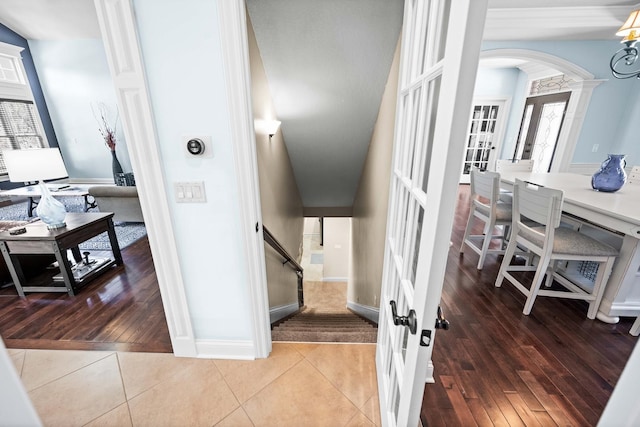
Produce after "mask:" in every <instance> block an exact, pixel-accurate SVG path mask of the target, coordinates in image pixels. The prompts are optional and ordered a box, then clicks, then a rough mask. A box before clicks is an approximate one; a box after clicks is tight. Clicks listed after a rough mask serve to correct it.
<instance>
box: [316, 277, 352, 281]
mask: <svg viewBox="0 0 640 427" xmlns="http://www.w3.org/2000/svg"><path fill="white" fill-rule="evenodd" d="M322 281H323V282H348V281H349V278H348V277H323V278H322Z"/></svg>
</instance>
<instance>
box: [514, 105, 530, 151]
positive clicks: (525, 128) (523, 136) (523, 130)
mask: <svg viewBox="0 0 640 427" xmlns="http://www.w3.org/2000/svg"><path fill="white" fill-rule="evenodd" d="M532 115H533V105H531V104H530V105H527V108H526V109H525V111H524V116H523V118H522V124H521V126H520V135H518V143H517V144H516V151H515V153H513V158H514V159H516V160H521V159H522V153H523V152H524V147H525V145H526V144H525V143H526V141H527V135H528V134H529V125H530V124H531V116H532Z"/></svg>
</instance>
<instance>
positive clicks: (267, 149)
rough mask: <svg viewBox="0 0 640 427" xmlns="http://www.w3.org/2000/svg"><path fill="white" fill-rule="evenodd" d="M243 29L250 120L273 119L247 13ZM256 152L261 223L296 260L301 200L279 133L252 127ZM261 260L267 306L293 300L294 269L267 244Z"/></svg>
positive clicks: (295, 290) (299, 246)
mask: <svg viewBox="0 0 640 427" xmlns="http://www.w3.org/2000/svg"><path fill="white" fill-rule="evenodd" d="M247 32H248V42H249V62H250V64H251V98H252V102H253V116H254V120H275V119H277V114H276V111H275V107H274V106H273V103H272V100H271V91H270V89H269V82H268V80H267V76H266V73H265V70H264V66H263V64H262V58H261V56H260V51H259V49H258V44H257V42H256V38H255V34H254V32H253V27H252V26H251V21H250V19H249V16H248V15H247ZM256 153H257V158H258V175H259V180H260V204H261V208H262V222H263V224H264V225H265V227H267V228H268V229H269V231H271V233H272V234H273V235H274V236H275V237H276V239H278V241H279V242H280V243H281V244H282V246H284V247H285V248H286V249H287V252H289V254H291V255H292V256H293V257H294V258H296V260H297V261H298V262H299V261H300V259H301V256H302V239H303V229H304V216H303V207H302V199H301V198H300V193H299V191H298V187H297V185H296V180H295V177H294V175H293V169H292V167H291V161H290V159H289V153H288V152H287V146H286V145H285V143H284V139H283V136H282V132H281V131H280V130H278V132H277V133H276V134H275V135H273V137H271V138H269V135H267V134H265V133H264V132H263V131H261V130H260V127H256ZM265 259H266V268H267V287H268V293H269V307H277V306H283V305H289V304H292V303H297V301H298V279H297V276H296V274H295V272H294V271H293V270H292V269H291V267H290V266H289V265H283V264H282V257H281V256H280V255H279V254H278V253H277V252H276V251H275V250H274V249H273V248H271V246H269V245H267V244H265Z"/></svg>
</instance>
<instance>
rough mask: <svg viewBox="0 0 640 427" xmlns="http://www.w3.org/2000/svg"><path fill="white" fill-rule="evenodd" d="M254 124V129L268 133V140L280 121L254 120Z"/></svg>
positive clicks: (274, 132) (276, 129) (276, 130)
mask: <svg viewBox="0 0 640 427" xmlns="http://www.w3.org/2000/svg"><path fill="white" fill-rule="evenodd" d="M254 125H255V128H256V131H258V132H259V133H266V134H267V135H269V140H271V137H273V135H275V134H276V132H278V129H279V128H280V122H279V121H278V120H256V121H255V123H254Z"/></svg>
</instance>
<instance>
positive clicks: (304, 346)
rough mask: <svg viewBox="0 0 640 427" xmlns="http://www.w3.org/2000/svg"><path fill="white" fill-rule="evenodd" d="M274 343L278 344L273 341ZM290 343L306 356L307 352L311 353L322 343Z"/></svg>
mask: <svg viewBox="0 0 640 427" xmlns="http://www.w3.org/2000/svg"><path fill="white" fill-rule="evenodd" d="M273 345H274V346H276V345H278V344H277V343H273ZM289 345H291V346H293V348H295V349H296V350H297V351H298V352H299V353H300V354H301V355H303V356H304V357H306V356H307V354H309V353H311V352H312V351H313V350H315V349H316V348H318V346H319V345H321V344H313V343H308V342H296V343H290V344H289Z"/></svg>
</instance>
